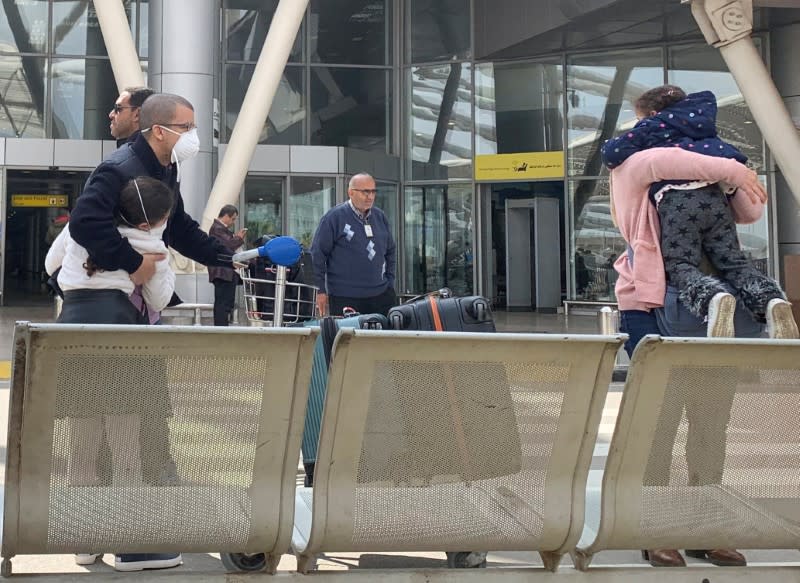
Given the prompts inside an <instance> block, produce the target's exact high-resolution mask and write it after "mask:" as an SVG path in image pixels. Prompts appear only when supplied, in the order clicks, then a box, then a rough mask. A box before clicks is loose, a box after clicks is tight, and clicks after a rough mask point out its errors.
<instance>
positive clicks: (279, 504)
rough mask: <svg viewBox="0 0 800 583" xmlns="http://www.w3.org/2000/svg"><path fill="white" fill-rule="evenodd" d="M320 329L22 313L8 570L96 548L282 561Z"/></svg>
mask: <svg viewBox="0 0 800 583" xmlns="http://www.w3.org/2000/svg"><path fill="white" fill-rule="evenodd" d="M315 334H316V331H313V330H311V329H251V328H177V327H176V328H172V327H168V326H152V327H139V326H78V325H44V324H28V323H18V324H17V327H16V330H15V338H14V361H13V369H12V383H11V407H10V413H9V427H10V431H9V444H8V449H7V460H6V491H5V508H4V520H3V544H2V555H3V557H4V559H5V560H4V566H3V569H4V572H6V571H10V562H9V561H8V560H9V559H10V558H11V557H13V556H14V555H16V554H45V553H75V552H90V551H93V552H154V551H157V552H181V551H183V552H209V551H227V552H242V553H256V552H259V553H267V554H272V555H273V556H272V557H271V560H272V561H273V562H276V561H277V557H279V556H280V554H281V553H283V552H285V551H286V549H287V548H288V547H289V541H290V538H291V530H292V523H291V518H292V516H293V507H294V495H295V475H296V469H297V459H298V457H299V452H300V439H301V435H302V425H303V417H304V413H305V403H306V395H307V390H308V384H309V378H310V373H311V358H312V352H313V348H314V342H315ZM103 435H105V438H103ZM105 442H107V444H108V445H105Z"/></svg>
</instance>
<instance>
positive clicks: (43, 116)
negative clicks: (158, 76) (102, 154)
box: [0, 0, 148, 140]
mask: <svg viewBox="0 0 800 583" xmlns="http://www.w3.org/2000/svg"><path fill="white" fill-rule="evenodd" d="M123 6H124V9H125V13H126V15H127V16H128V21H129V22H130V24H131V33H132V34H133V36H134V40H135V42H136V43H137V46H138V48H139V55H140V57H142V58H146V57H147V23H148V19H147V6H148V4H147V2H146V0H124V2H123ZM144 68H145V70H146V68H147V67H146V64H145V66H144ZM0 82H2V88H0V99H2V102H3V107H2V108H0V137H19V138H44V137H52V138H56V139H87V140H89V139H97V140H99V139H111V135H110V134H109V129H108V110H109V108H110V105H111V104H113V103H114V100H115V99H116V98H117V87H116V83H115V82H114V76H113V74H112V72H111V66H110V63H109V60H108V53H107V51H106V46H105V42H104V41H103V35H102V33H101V31H100V26H99V24H98V22H97V14H96V13H95V11H94V5H93V4H92V3H91V2H86V1H85V0H62V1H59V2H48V1H47V0H24V1H16V2H3V3H2V6H1V7H0Z"/></svg>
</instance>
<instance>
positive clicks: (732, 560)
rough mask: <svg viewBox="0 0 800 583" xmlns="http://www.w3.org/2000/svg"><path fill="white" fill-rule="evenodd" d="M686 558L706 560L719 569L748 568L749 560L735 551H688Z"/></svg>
mask: <svg viewBox="0 0 800 583" xmlns="http://www.w3.org/2000/svg"><path fill="white" fill-rule="evenodd" d="M686 556H687V557H692V558H694V559H705V560H706V561H708V562H709V563H711V564H712V565H716V566H717V567H746V566H747V559H745V558H744V555H743V554H742V553H740V552H738V551H735V550H734V549H711V550H710V551H705V550H689V549H687V550H686Z"/></svg>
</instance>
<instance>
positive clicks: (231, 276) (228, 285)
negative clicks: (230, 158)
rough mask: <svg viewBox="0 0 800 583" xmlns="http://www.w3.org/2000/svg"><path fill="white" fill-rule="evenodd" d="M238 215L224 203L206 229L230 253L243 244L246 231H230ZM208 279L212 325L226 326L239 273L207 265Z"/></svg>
mask: <svg viewBox="0 0 800 583" xmlns="http://www.w3.org/2000/svg"><path fill="white" fill-rule="evenodd" d="M238 217H239V210H238V209H237V208H236V207H235V206H233V205H232V204H226V205H225V206H224V207H222V208H221V209H220V211H219V215H218V216H217V218H216V219H214V224H212V225H211V228H210V229H209V230H208V234H209V235H210V236H211V237H213V238H214V239H216V240H217V241H219V242H220V243H222V244H223V245H224V246H225V247H226V248H227V249H228V251H230V252H231V254H233V253H234V252H235V251H236V249H238V248H239V247H241V246H242V245H244V235H245V233H246V232H247V229H239V230H238V231H237V232H236V234H234V233H233V232H232V231H231V227H233V224H234V223H235V222H236V219H237V218H238ZM208 281H210V282H211V283H212V284H213V285H214V326H227V325H228V322H230V317H231V313H233V307H234V302H235V299H236V286H237V285H238V284H239V275H238V274H237V273H236V271H235V270H234V269H233V268H231V267H227V266H225V267H223V266H218V267H209V268H208Z"/></svg>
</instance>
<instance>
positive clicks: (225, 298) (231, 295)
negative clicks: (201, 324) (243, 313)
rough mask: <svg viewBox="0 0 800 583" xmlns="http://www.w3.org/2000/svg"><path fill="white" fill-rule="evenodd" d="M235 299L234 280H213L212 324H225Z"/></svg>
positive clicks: (228, 320)
mask: <svg viewBox="0 0 800 583" xmlns="http://www.w3.org/2000/svg"><path fill="white" fill-rule="evenodd" d="M235 301H236V282H235V281H225V280H224V279H215V280H214V326H227V325H228V322H230V317H231V313H232V312H233V306H234V303H235Z"/></svg>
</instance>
